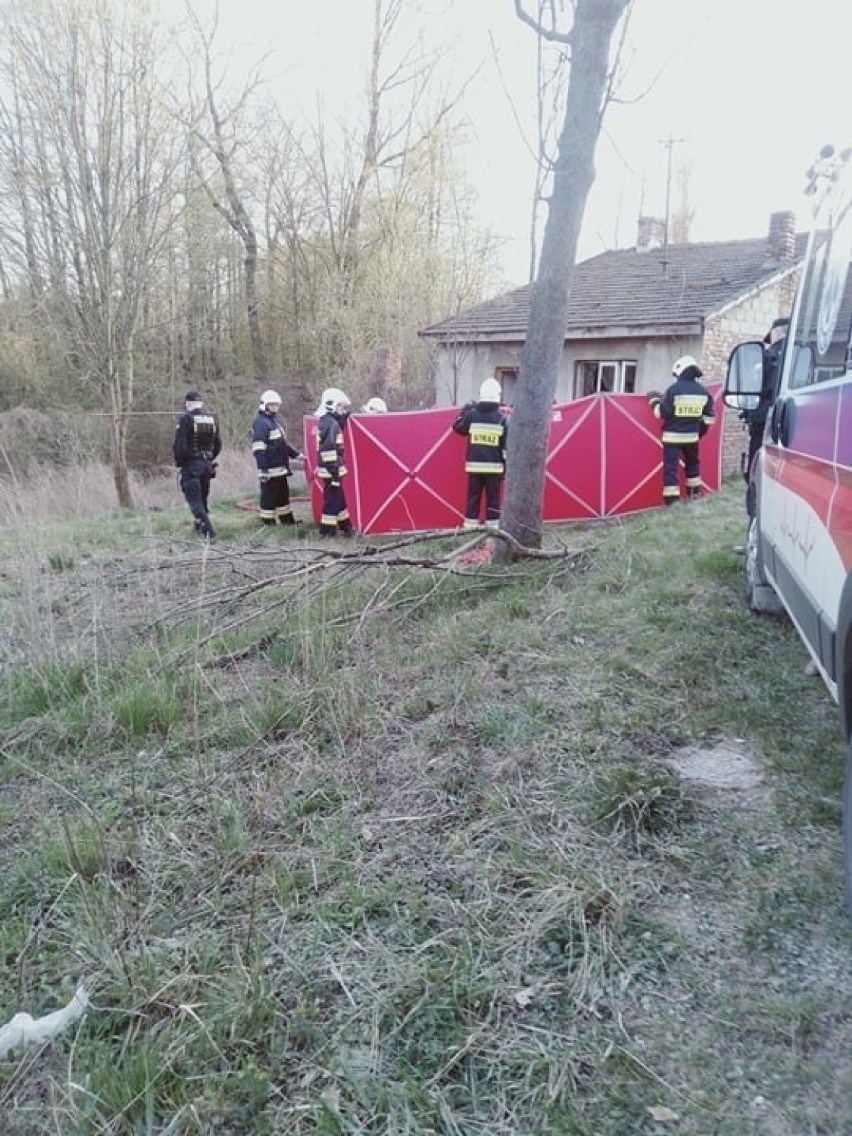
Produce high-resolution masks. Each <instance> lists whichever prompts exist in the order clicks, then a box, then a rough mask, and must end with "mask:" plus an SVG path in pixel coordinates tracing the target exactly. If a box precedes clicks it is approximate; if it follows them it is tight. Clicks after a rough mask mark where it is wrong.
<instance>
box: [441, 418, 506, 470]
mask: <svg viewBox="0 0 852 1136" xmlns="http://www.w3.org/2000/svg"><path fill="white" fill-rule="evenodd" d="M453 430H454V431H455V433H456V434H462V435H463V436H465V437H466V438H467V453H466V454H465V464H464V469H465V473H482V474H488V473H496V474H498V475H501V476H502V475H503V474H504V473H505V472H506V439H507V435H508V431H509V423H508V421H507V419H506V416H505V415H504V414H503V412H502V411H501V410H500V407H499V406H497V405H496V404H495V403H493V402H471V403H468V405H467V406H465V407H464V408H463V409H462V412H461V414H459V416H458V418H456V420H455V422H454V423H453Z"/></svg>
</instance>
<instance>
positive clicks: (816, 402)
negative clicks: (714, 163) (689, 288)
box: [723, 146, 852, 910]
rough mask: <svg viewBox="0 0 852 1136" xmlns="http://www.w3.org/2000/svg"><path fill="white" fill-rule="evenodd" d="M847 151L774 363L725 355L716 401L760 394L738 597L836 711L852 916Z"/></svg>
mask: <svg viewBox="0 0 852 1136" xmlns="http://www.w3.org/2000/svg"><path fill="white" fill-rule="evenodd" d="M850 154H852V151H849V150H846V151H843V152H840V153H838V152H837V151H835V150H834V149H833V148H832V147H830V146H826V147H823V149H822V150H821V151H820V155H819V158H818V160H817V161H816V162H815V163H814V165H813V167H812V168H811V170H809V171H808V175H809V181H808V189H807V192H808V193H809V194H810V195H811V197H812V200H813V222H812V225H811V231H810V236H809V239H808V246H807V252H806V255H805V260H804V263H803V266H802V271H801V276H800V278H799V283H798V288H797V292H796V299H795V302H794V305H793V311H792V313H791V318H790V327H789V330H788V335H787V341H786V344H785V347H784V352H783V356H782V361H781V363H780V366H779V368H778V372H777V376H776V378H775V381H774V383H773V385H772V389H771V391H770V392H768V393H767V390H766V384H765V381H764V380H765V369H764V352H765V350H766V348H765V345H764V344H763V343H759V342H750V343H742V344H739V345H738V346H737V347H735V348H734V350H733V351H732V353H731V356H730V358H729V360H728V369H727V375H726V382H725V391H724V395H723V397H724V400H725V403H726V404H727V405H729V406H732V407H737V408H739V409H740V410H744V411H745V412H746V413H748V412H749V411H750V410H756V409H758V407H759V404H760V400H761V398H763V399H767V398H768V399H769V402H770V405H769V406H768V407H766V408H765V409H766V410H767V414H766V426H765V432H764V435H763V444H762V446H761V448H760V450H759V451H758V453H757V455H756V457H755V460H754V462H753V463H752V467H751V470H750V474H749V476H750V484H749V491H748V494H747V501H748V512H749V526H748V536H747V540H746V547H745V591H746V599H747V602H748V605H749V607H750V608H751V609H752V610H754V611H762V612H766V611H773V610H782V609H783V610H785V611H786V612H787V614H788V615H789V617H790V619H791V620H792V622H793V624H794V625H795V627H796V628H797V630H798V632H799V634H800V636H801V638H802V640H803V641H804V643H805V646H806V647H807V649H808V651H809V652H810V655H811V658H812V659H813V662H814V664H815V665H816V667H817V668H818V669H819V673H820V674H821V675H822V678H823V680H824V681H825V684H826V686H827V687H828V690H829V691H830V692H831V695H832V696H833V698H834V699H835V701H836V702H837V705H838V708H839V710H840V722H841V726H842V729H843V734H844V737H845V739H846V779H845V787H844V802H843V804H844V809H843V847H844V866H845V875H846V903H847V906H848V907H849V909H850V910H852V273H850V257H852V159H850Z"/></svg>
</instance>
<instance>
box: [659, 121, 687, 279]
mask: <svg viewBox="0 0 852 1136" xmlns="http://www.w3.org/2000/svg"><path fill="white" fill-rule="evenodd" d="M681 142H683V139H682V138H673V137H672V136H671V134H670V135H669V136H668V138H661V139H660V145H661V146H665V148H666V219H665V222H664V228H663V274H664V275H665V272H666V269H667V267H668V252H669V221H670V218H671V201H672V151H673V150H674V148H675V146H677V145H678V144H679V143H681Z"/></svg>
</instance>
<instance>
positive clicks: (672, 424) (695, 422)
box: [648, 367, 715, 446]
mask: <svg viewBox="0 0 852 1136" xmlns="http://www.w3.org/2000/svg"><path fill="white" fill-rule="evenodd" d="M696 370H697V368H694V367H687V369H686V370H685V371H684V372H683V374H682V375H681V376H680V377H679V378H678V379H677V380H676V381H675V382H673V383H672V384H671V386H670V387H669V388H668V390H667V391H666V392H665V394H663V395H651V397H650V398H649V400H648V402H649V404H650V407H651V411H652V413H653V414H654V416H655V417H656V418H659V419H660V421H661V422H662V424H663V445H664V446H665V445H675V446H689V445H692V444H693V443H695V442H697V441H698V440H699V439H700V438H703V437H704V435H705V434H706V433H707V431H708V430H709V429H710V427H711V426H712V425H713V422H714V421H715V411H714V409H713V399H712V397H711V395H710V393H709V392H708V390H707V388H706V387H705V386H704V385H703V384H702V383H700V382H699V381H698V379H697V378H696V377H695V374H694V372H695V371H696ZM690 372H692V374H690Z"/></svg>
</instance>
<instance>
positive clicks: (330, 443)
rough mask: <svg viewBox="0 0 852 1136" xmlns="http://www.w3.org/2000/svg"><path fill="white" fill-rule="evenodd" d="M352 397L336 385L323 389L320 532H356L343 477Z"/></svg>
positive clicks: (319, 449) (319, 452) (330, 534)
mask: <svg viewBox="0 0 852 1136" xmlns="http://www.w3.org/2000/svg"><path fill="white" fill-rule="evenodd" d="M350 409H351V403H350V401H349V397H348V396H347V395H345V394H344V393H343V391H342V390H339V389H338V388H337V387H329V388H328V389H327V390H324V391H323V392H322V399H321V400H320V404H319V406H318V407H317V411H316V415H317V418H318V419H319V421H318V422H317V477H318V478H319V479H320V481H321V482H322V516H321V517H320V526H319V535H320V536H322V537H333V536H336V535H337V533H338V532H339V533H340V534H341V535H342V536H346V537H351V536H352V535H353V530H352V521H351V520H350V517H349V510H348V509H347V507H346V494H345V493H344V490H343V478H344V477H345V476H346V465H345V463H344V454H343V448H344V446H343V433H344V430H345V429H346V423H347V421H348V420H349V412H350Z"/></svg>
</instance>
